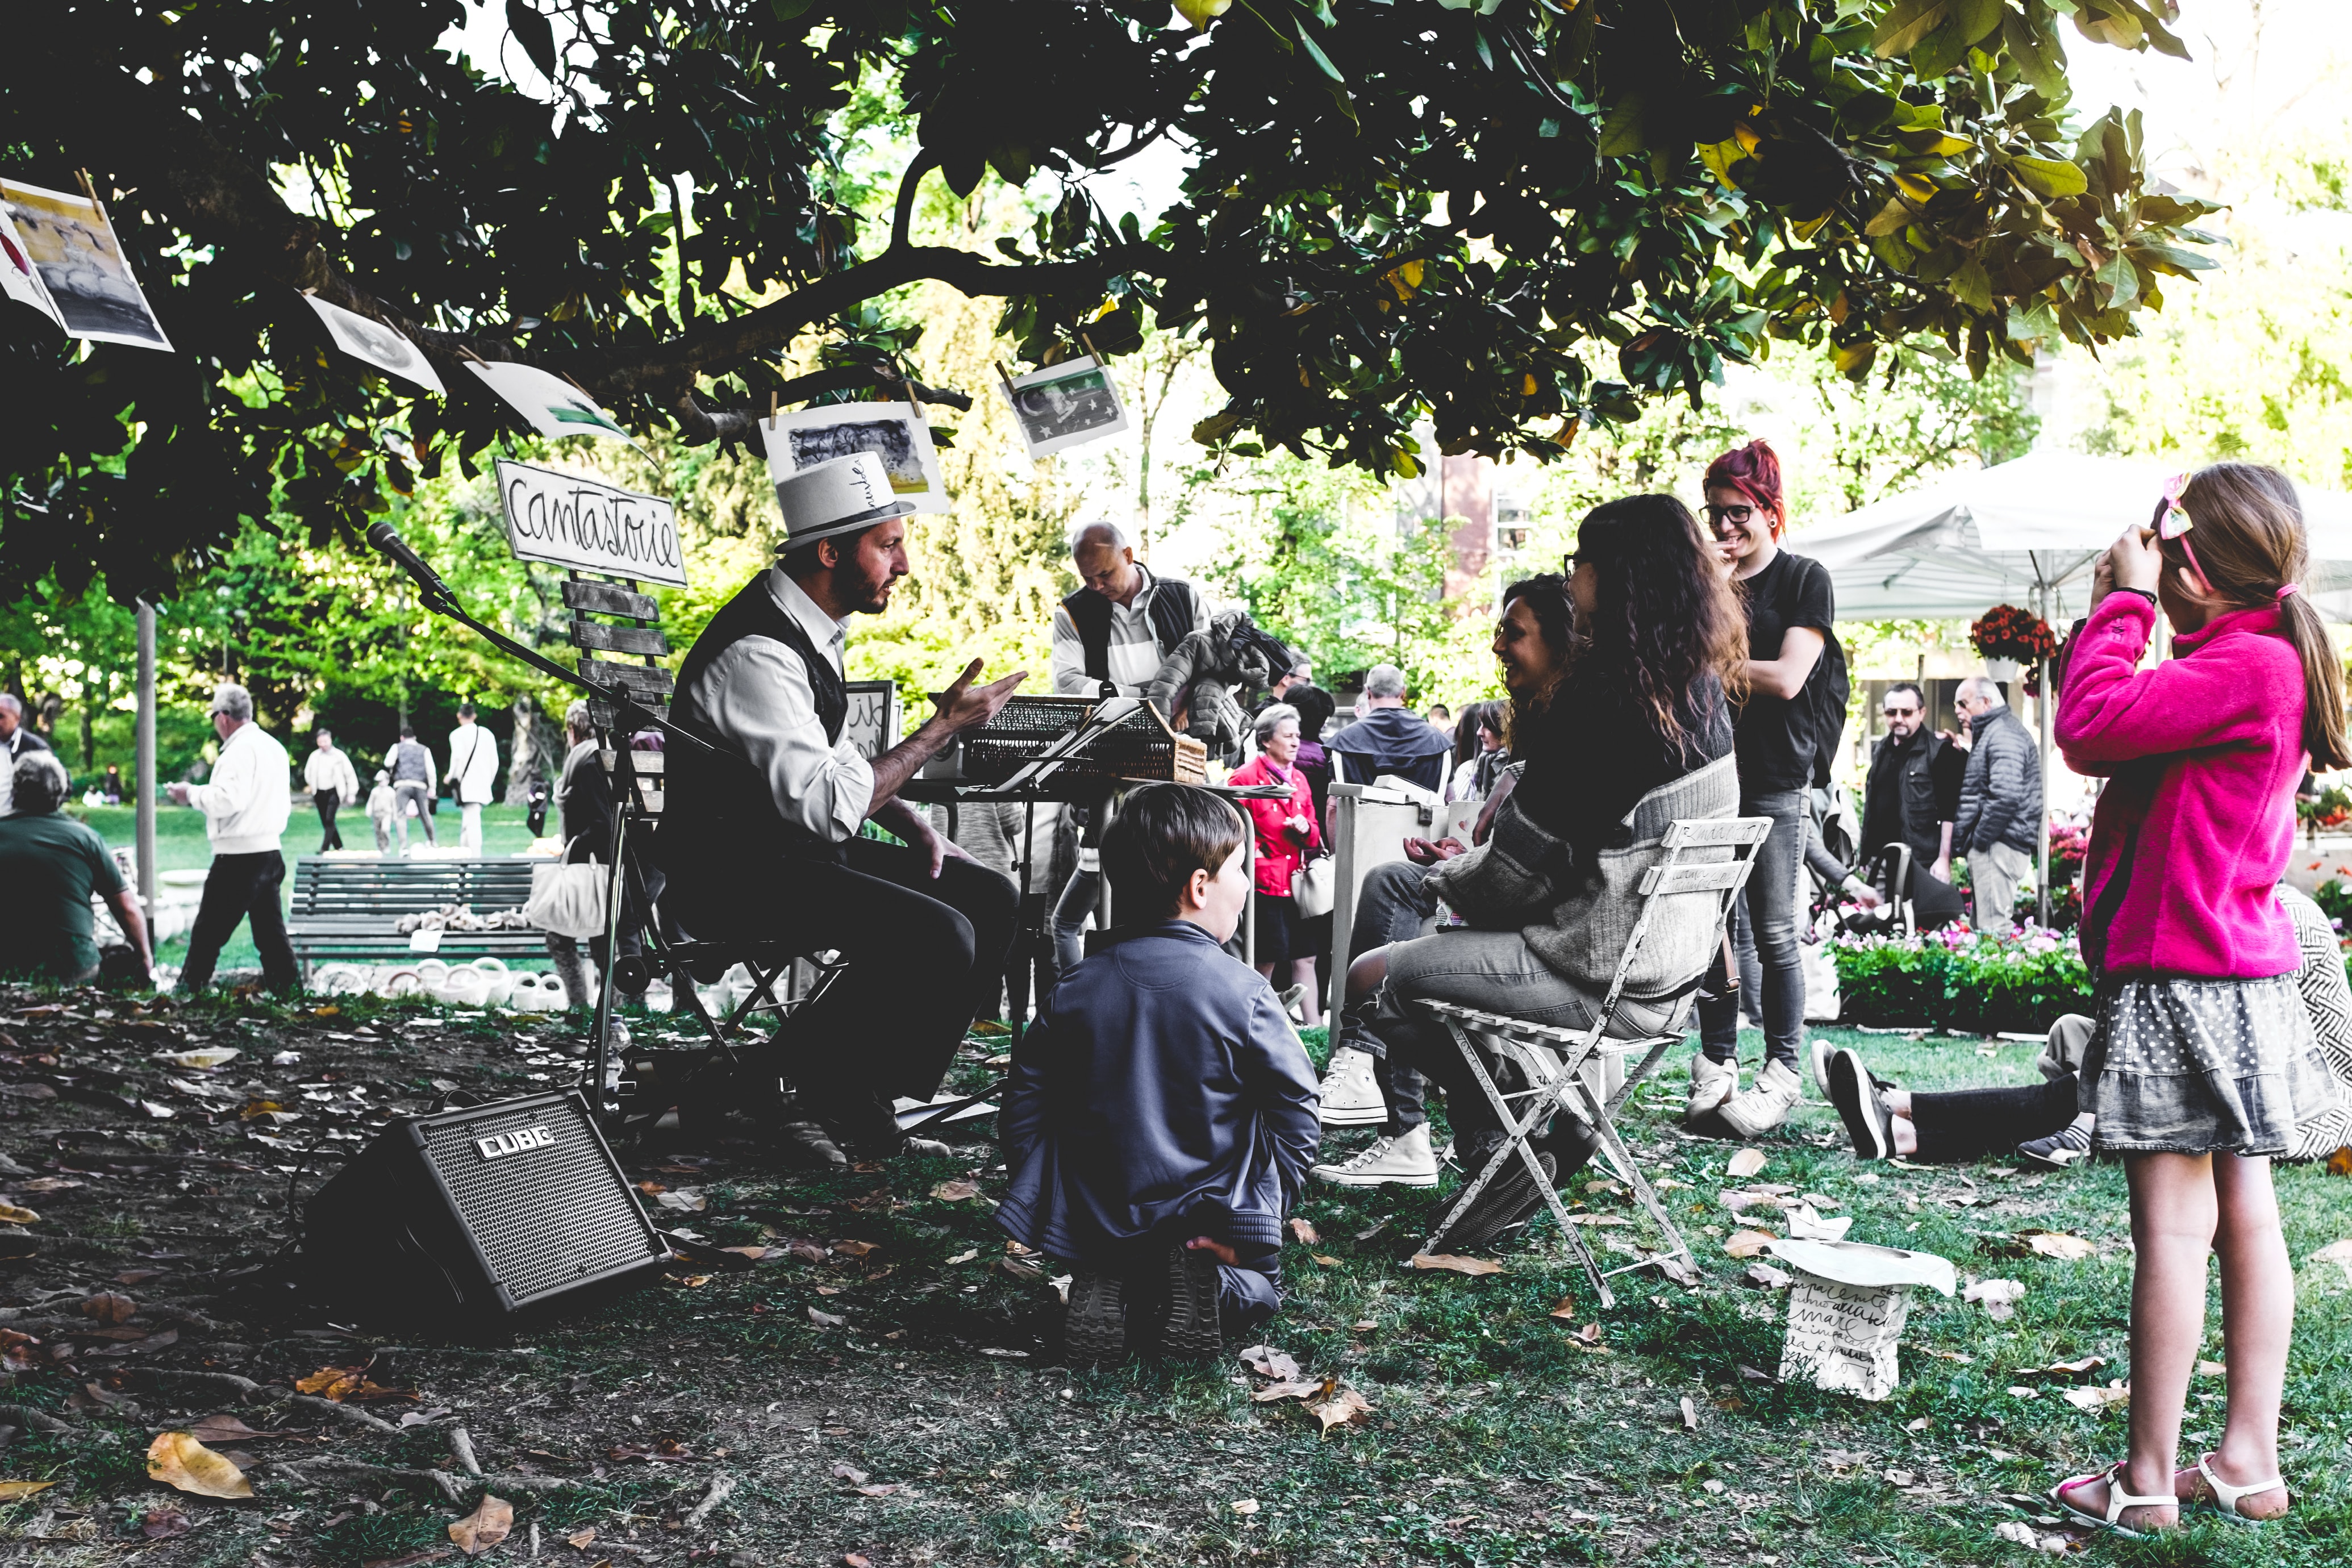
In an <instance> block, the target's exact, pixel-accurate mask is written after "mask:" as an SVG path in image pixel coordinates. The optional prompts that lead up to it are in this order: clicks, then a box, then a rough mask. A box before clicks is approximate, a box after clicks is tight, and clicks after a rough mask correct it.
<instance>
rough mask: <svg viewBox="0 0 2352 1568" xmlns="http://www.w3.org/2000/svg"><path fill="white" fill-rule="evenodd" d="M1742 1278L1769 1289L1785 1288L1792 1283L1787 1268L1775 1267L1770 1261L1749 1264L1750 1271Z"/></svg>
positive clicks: (1751, 1283)
mask: <svg viewBox="0 0 2352 1568" xmlns="http://www.w3.org/2000/svg"><path fill="white" fill-rule="evenodd" d="M1740 1278H1742V1279H1746V1280H1747V1281H1748V1283H1749V1284H1750V1285H1755V1286H1759V1287H1761V1288H1762V1289H1767V1290H1785V1289H1788V1288H1789V1283H1790V1278H1789V1271H1788V1270H1787V1269H1785V1268H1773V1267H1772V1266H1771V1265H1770V1264H1769V1263H1751V1264H1749V1265H1748V1272H1747V1273H1746V1274H1744V1275H1742V1276H1740Z"/></svg>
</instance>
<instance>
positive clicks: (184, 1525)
mask: <svg viewBox="0 0 2352 1568" xmlns="http://www.w3.org/2000/svg"><path fill="white" fill-rule="evenodd" d="M195 1527H196V1526H195V1521H194V1520H192V1519H190V1518H189V1517H188V1516H187V1515H186V1514H184V1513H182V1512H181V1511H180V1510H178V1509H176V1508H151V1509H149V1510H147V1511H146V1512H145V1513H143V1514H142V1515H140V1516H139V1533H140V1534H142V1535H143V1536H145V1537H146V1538H147V1539H148V1540H150V1541H170V1540H172V1539H173V1537H175V1536H182V1535H185V1534H187V1533H188V1531H191V1530H194V1528H195Z"/></svg>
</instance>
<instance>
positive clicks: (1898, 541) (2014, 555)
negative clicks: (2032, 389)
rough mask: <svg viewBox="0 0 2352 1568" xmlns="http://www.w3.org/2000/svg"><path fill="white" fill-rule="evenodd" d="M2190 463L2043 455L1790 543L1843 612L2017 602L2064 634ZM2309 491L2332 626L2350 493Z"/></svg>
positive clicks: (1862, 617)
mask: <svg viewBox="0 0 2352 1568" xmlns="http://www.w3.org/2000/svg"><path fill="white" fill-rule="evenodd" d="M2192 466H2193V465H2190V464H2187V463H2184V462H2178V461H2175V462H2169V463H2154V462H2146V461H2142V460H2139V459H2136V458H2086V457H2081V456H2077V455H2074V454H2072V453H2063V452H2036V453H2033V454H2032V455H2030V456H2027V457H2023V458H2018V459H2017V460H2016V461H2015V462H2011V463H2001V464H1998V465H1996V466H1994V467H1992V468H1976V469H1971V470H1969V471H1968V472H1965V473H1959V474H1953V475H1949V476H1947V477H1945V478H1943V479H1937V480H1934V481H1931V482H1930V483H1928V484H1927V485H1924V486H1922V487H1921V488H1919V489H1916V490H1913V491H1910V492H1909V493H1907V494H1905V495H1899V496H1892V497H1889V498H1888V499H1887V500H1882V501H1876V502H1874V503H1873V504H1871V505H1869V506H1866V507H1864V508H1863V509H1862V510H1859V511H1853V512H1848V513H1847V514H1846V515H1845V516H1843V517H1842V518H1839V519H1837V520H1836V521H1833V522H1825V523H1822V524H1819V525H1818V526H1815V527H1811V528H1804V529H1800V530H1797V531H1794V532H1792V533H1791V534H1790V536H1789V539H1788V544H1789V547H1790V549H1792V550H1794V551H1796V552H1798V553H1799V554H1801V555H1810V556H1811V557H1812V558H1813V559H1814V560H1816V561H1819V562H1820V563H1822V565H1824V566H1826V567H1828V568H1829V571H1830V577H1831V580H1832V583H1834V584H1835V585H1836V589H1837V614H1838V619H1840V620H1843V621H1877V620H1894V619H1898V618H1906V619H1907V618H1913V617H1917V618H1921V619H1931V620H1944V619H1953V618H1957V617H1959V616H1967V617H1969V618H1971V619H1973V618H1974V617H1976V616H1980V615H1982V614H1984V612H1985V611H1987V610H1989V609H1990V608H1992V606H1994V605H2003V604H2007V605H2022V606H2024V607H2025V608H2028V609H2032V610H2034V611H2037V612H2038V613H2040V614H2042V616H2044V617H2045V618H2047V619H2048V620H2049V621H2050V622H2051V624H2052V625H2053V626H2054V627H2055V628H2057V629H2058V631H2059V632H2060V634H2061V635H2062V636H2063V633H2064V630H2065V626H2066V624H2067V623H2068V622H2069V621H2071V620H2073V619H2074V617H2075V616H2081V615H2083V614H2084V613H2085V612H2086V611H2087V609H2088V607H2089V605H2090V591H2091V573H2092V569H2093V568H2094V567H2095V566H2096V565H2097V564H2098V560H2099V557H2100V556H2101V555H2102V554H2103V553H2105V551H2106V548H2107V546H2108V545H2110V544H2112V543H2114V542H2115V541H2116V536H2117V535H2118V534H2120V533H2122V532H2123V531H2124V530H2125V529H2126V527H2128V526H2130V525H2132V524H2135V523H2137V524H2140V525H2142V526H2145V525H2146V524H2147V521H2148V520H2149V519H2150V517H2151V516H2152V515H2153V514H2154V512H2155V510H2156V501H2157V498H2158V495H2160V494H2161V493H2162V491H2163V488H2164V481H2165V480H2166V479H2168V478H2169V477H2170V476H2171V475H2172V474H2174V473H2177V472H2179V470H2180V469H2181V468H2187V467H2192ZM2297 488H2298V489H2300V490H2301V492H2302V497H2303V511H2304V517H2305V521H2307V522H2308V523H2309V525H2310V528H2311V533H2312V570H2311V572H2310V573H2309V574H2308V575H2309V576H2310V578H2311V579H2312V581H2310V582H2307V583H2305V584H2304V586H2305V589H2306V590H2308V591H2309V592H2311V593H2312V595H2314V599H2315V603H2316V604H2317V605H2319V607H2320V610H2321V613H2322V614H2324V615H2325V616H2326V617H2327V618H2328V619H2329V620H2332V621H2335V620H2352V495H2346V494H2344V493H2343V492H2341V491H2337V490H2316V489H2309V488H2307V487H2300V486H2299V487H2297ZM2045 591H2046V592H2047V593H2048V595H2049V598H2048V600H2047V602H2046V603H2045V602H2044V600H2043V598H2042V594H2043V593H2044V592H2045Z"/></svg>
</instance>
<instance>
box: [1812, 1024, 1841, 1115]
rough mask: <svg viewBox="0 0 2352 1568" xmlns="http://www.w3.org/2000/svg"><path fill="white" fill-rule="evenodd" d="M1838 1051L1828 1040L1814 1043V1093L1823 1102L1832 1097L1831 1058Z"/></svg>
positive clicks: (1818, 1040)
mask: <svg viewBox="0 0 2352 1568" xmlns="http://www.w3.org/2000/svg"><path fill="white" fill-rule="evenodd" d="M1836 1049H1837V1047H1834V1046H1832V1045H1831V1044H1830V1043H1829V1042H1828V1041H1827V1040H1821V1039H1817V1040H1815V1041H1814V1042H1813V1050H1812V1058H1813V1092H1814V1093H1815V1094H1818V1095H1820V1096H1821V1097H1822V1099H1823V1100H1827V1099H1828V1098H1829V1097H1830V1058H1831V1056H1832V1054H1834V1053H1835V1051H1836Z"/></svg>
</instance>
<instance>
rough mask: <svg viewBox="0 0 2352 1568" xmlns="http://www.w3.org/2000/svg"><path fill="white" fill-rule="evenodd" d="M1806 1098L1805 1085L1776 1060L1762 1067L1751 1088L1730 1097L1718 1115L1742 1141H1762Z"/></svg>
mask: <svg viewBox="0 0 2352 1568" xmlns="http://www.w3.org/2000/svg"><path fill="white" fill-rule="evenodd" d="M1804 1094H1805V1085H1804V1081H1803V1080H1802V1079H1800V1078H1798V1077H1797V1075H1796V1074H1795V1073H1793V1072H1791V1071H1790V1070H1789V1065H1788V1064H1787V1063H1786V1062H1783V1061H1780V1060H1779V1059H1777V1058H1775V1059H1773V1060H1770V1061H1768V1062H1766V1063H1765V1064H1764V1070H1763V1071H1761V1072H1759V1073H1758V1074H1757V1075H1756V1082H1755V1084H1754V1085H1753V1087H1751V1088H1749V1089H1744V1090H1742V1091H1741V1092H1740V1093H1738V1094H1735V1095H1733V1096H1732V1097H1731V1098H1730V1099H1729V1100H1725V1101H1724V1102H1723V1105H1722V1108H1721V1109H1720V1110H1718V1111H1717V1114H1718V1115H1719V1116H1721V1117H1722V1118H1723V1124H1724V1125H1725V1126H1726V1127H1728V1128H1730V1129H1731V1130H1732V1131H1734V1132H1737V1133H1738V1134H1739V1136H1741V1137H1742V1138H1761V1137H1762V1136H1763V1135H1764V1134H1765V1133H1767V1132H1769V1131H1772V1129H1774V1128H1775V1127H1778V1126H1780V1123H1782V1122H1783V1121H1788V1120H1789V1112H1790V1110H1793V1109H1795V1107H1796V1104H1797V1101H1798V1100H1801V1099H1803V1098H1804Z"/></svg>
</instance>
